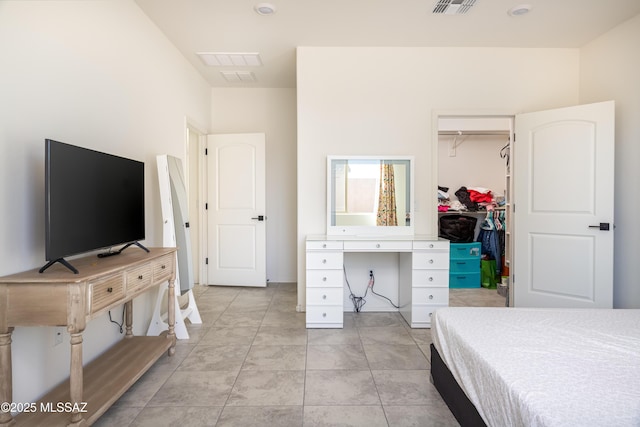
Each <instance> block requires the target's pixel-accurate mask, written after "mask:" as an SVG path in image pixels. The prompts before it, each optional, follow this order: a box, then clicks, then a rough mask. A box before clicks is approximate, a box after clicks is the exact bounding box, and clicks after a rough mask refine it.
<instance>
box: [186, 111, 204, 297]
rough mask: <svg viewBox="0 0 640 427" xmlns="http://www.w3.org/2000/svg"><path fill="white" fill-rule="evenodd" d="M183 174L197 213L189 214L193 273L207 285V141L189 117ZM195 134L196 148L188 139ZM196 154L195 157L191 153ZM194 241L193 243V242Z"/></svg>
mask: <svg viewBox="0 0 640 427" xmlns="http://www.w3.org/2000/svg"><path fill="white" fill-rule="evenodd" d="M184 125H185V128H184V129H185V130H184V132H185V133H184V138H185V139H184V158H185V162H184V168H185V170H184V174H185V181H186V183H187V193H188V198H189V200H192V198H195V199H196V201H197V212H190V213H189V220H190V221H191V222H196V229H197V230H199V233H191V239H192V241H191V242H192V243H191V244H192V246H194V245H195V246H196V247H197V249H198V253H197V254H196V255H197V256H194V257H193V271H194V272H197V276H196V277H197V278H198V279H199V280H198V283H199V284H200V285H204V284H206V283H207V268H206V265H205V263H204V256H203V255H204V254H206V249H205V248H206V244H207V240H206V233H207V222H206V211H205V209H204V206H203V203H204V201H205V200H206V196H205V192H206V186H205V183H206V168H205V167H204V161H205V159H204V147H205V143H206V140H207V133H206V132H205V131H204V127H202V126H200V125H199V124H198V123H197V122H196V121H195V120H193V119H191V118H190V117H185V120H184ZM190 131H192V132H195V133H196V134H197V135H198V140H197V141H195V142H196V147H193V146H192V142H193V141H191V140H190V137H189V132H190ZM194 152H195V153H197V154H196V155H195V156H194V154H193V153H194ZM194 168H195V169H196V172H197V175H196V176H197V180H196V182H191V180H190V179H189V178H190V176H191V172H192V170H193V169H194ZM194 240H195V241H194Z"/></svg>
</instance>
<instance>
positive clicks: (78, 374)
mask: <svg viewBox="0 0 640 427" xmlns="http://www.w3.org/2000/svg"><path fill="white" fill-rule="evenodd" d="M69 387H70V390H69V392H70V393H69V394H70V397H71V404H73V406H74V408H77V407H81V402H82V394H83V387H84V385H83V373H82V332H76V333H71V370H70V373H69ZM82 421H83V419H82V413H80V412H77V411H75V410H74V412H73V413H72V414H71V423H70V424H69V425H72V426H74V425H80V423H81V422H82Z"/></svg>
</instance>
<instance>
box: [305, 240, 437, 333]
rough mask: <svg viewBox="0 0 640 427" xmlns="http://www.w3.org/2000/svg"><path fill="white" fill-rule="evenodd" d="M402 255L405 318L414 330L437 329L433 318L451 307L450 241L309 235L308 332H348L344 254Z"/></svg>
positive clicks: (400, 280) (401, 302) (400, 283)
mask: <svg viewBox="0 0 640 427" xmlns="http://www.w3.org/2000/svg"><path fill="white" fill-rule="evenodd" d="M348 252H361V253H367V252H380V253H382V252H388V253H389V252H390V253H398V254H399V266H398V267H399V269H398V270H399V277H398V298H397V299H395V298H392V299H393V300H396V301H398V302H399V304H398V306H399V307H400V309H399V311H400V314H401V315H402V316H403V317H404V319H405V320H406V321H407V323H408V324H409V325H410V326H411V327H412V328H429V327H431V314H432V313H433V311H434V310H435V309H436V308H439V307H446V306H447V305H448V304H449V241H448V240H443V239H439V238H438V237H437V236H421V235H412V236H384V237H358V236H324V235H319V236H307V240H306V291H307V292H306V294H307V299H306V312H307V315H306V316H307V328H342V326H343V312H344V311H345V310H346V311H352V307H345V306H344V292H345V291H344V287H345V286H344V274H343V265H344V254H345V253H348Z"/></svg>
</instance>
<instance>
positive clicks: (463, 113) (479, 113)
mask: <svg viewBox="0 0 640 427" xmlns="http://www.w3.org/2000/svg"><path fill="white" fill-rule="evenodd" d="M517 114H519V113H517V112H515V111H513V110H500V109H497V110H480V109H478V110H476V109H464V110H455V109H454V110H433V111H432V113H431V182H432V183H433V184H434V185H431V188H430V189H429V195H430V199H429V203H428V206H429V212H437V210H438V209H437V200H438V172H439V161H438V159H439V145H440V144H439V139H438V138H439V135H438V131H439V120H440V118H460V119H479V118H487V119H496V118H498V119H510V120H511V129H510V131H511V132H510V133H511V134H510V135H509V139H510V141H511V144H512V146H513V144H514V143H515V141H514V132H515V118H516V115H517ZM511 167H512V168H513V156H512V157H511ZM513 176H514V173H513V169H512V170H511V180H510V183H509V187H510V188H508V189H505V190H506V191H508V192H509V195H510V196H511V197H513V193H512V190H513ZM505 196H506V195H505ZM508 209H509V212H508V214H507V216H508V218H509V222H510V224H509V228H510V229H511V233H513V223H514V222H515V213H514V212H513V205H512V204H510V205H509V206H508ZM430 227H431V230H434V235H437V234H438V215H437V214H436V215H433V217H432V220H431V223H430ZM513 239H514V236H513V234H512V236H511V245H509V247H508V248H507V249H505V251H508V252H509V253H506V254H505V257H507V259H509V260H511V261H513V257H514V252H515V248H514V245H513ZM515 268H516V266H515V263H513V262H511V263H510V265H509V293H508V298H509V301H508V303H509V307H513V302H514V300H513V295H514V292H512V286H511V282H510V281H511V277H512V276H513V274H515Z"/></svg>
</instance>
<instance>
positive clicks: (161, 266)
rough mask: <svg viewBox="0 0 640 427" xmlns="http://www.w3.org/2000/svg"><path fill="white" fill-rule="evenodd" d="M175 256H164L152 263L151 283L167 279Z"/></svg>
mask: <svg viewBox="0 0 640 427" xmlns="http://www.w3.org/2000/svg"><path fill="white" fill-rule="evenodd" d="M174 260H175V255H174V254H170V255H165V256H163V257H161V258H158V259H157V260H155V261H154V262H153V281H154V282H160V281H164V280H167V279H169V277H170V276H171V272H172V271H173V263H174Z"/></svg>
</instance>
